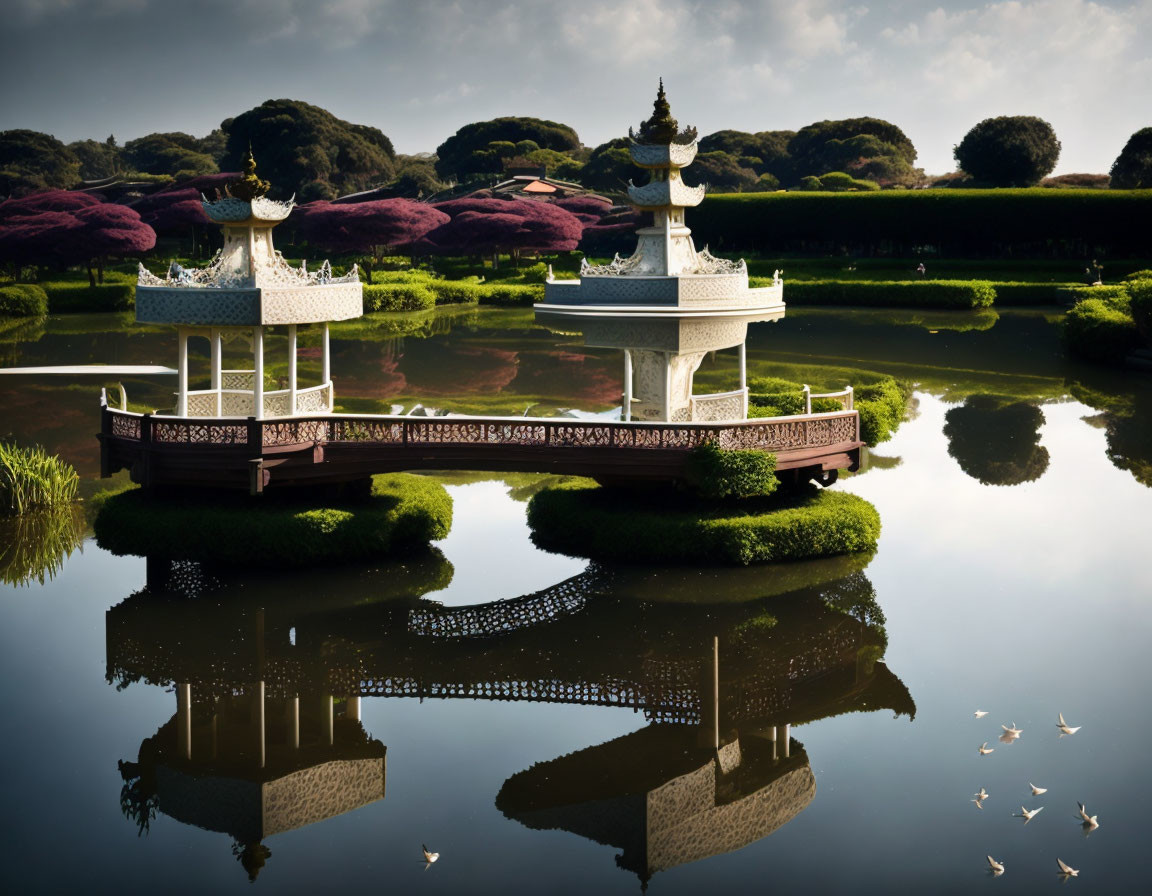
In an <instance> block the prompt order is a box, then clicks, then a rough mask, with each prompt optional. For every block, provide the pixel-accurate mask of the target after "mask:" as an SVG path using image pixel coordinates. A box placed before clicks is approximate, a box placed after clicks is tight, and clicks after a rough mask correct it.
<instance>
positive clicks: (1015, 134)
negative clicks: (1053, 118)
mask: <svg viewBox="0 0 1152 896" xmlns="http://www.w3.org/2000/svg"><path fill="white" fill-rule="evenodd" d="M952 154H953V156H955V158H956V163H957V164H958V165H959V166H960V168H961V169H962V170H963V171H965V172H966V173H968V174H970V175H972V177H974V178H975V179H976V180H977V181H981V182H983V183H987V184H991V185H992V186H995V187H1031V186H1035V185H1036V184H1038V183H1040V181H1041V180H1042V179H1043V178H1044V177H1045V176H1047V175H1048V174H1050V173H1051V171H1052V169H1053V168H1055V167H1056V161H1057V160H1058V159H1059V158H1060V141H1059V140H1057V139H1056V132H1055V131H1054V130H1052V125H1050V124H1048V122H1046V121H1044V119H1042V118H1036V117H1035V116H1033V115H1001V116H999V117H997V118H985V119H984V120H983V121H982V122H980V123H979V124H977V125H976V126H975V127H973V128H972V130H970V131H969V132H968V133H967V134H965V135H964V139H963V140H961V141H960V143H959V145H958V146H956V148H955V149H954V150H953V151H952Z"/></svg>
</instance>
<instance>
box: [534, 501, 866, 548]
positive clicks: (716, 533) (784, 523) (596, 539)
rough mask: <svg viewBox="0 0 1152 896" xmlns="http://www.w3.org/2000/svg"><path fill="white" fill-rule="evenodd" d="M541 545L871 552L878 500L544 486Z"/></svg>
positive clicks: (537, 506)
mask: <svg viewBox="0 0 1152 896" xmlns="http://www.w3.org/2000/svg"><path fill="white" fill-rule="evenodd" d="M528 525H529V526H530V527H531V529H532V540H533V542H535V544H536V545H537V546H538V547H541V548H544V549H545V550H550V551H555V552H557V553H562V554H569V555H571V556H577V557H589V558H591V559H594V560H607V561H615V562H624V563H689V564H701V565H747V564H749V563H771V562H780V561H786V560H809V559H812V558H815V557H829V556H833V555H836V554H850V553H856V552H859V551H871V550H874V549H875V547H876V540H877V538H879V536H880V515H879V514H878V513H877V512H876V508H875V507H873V506H872V505H871V504H869V503H868V502H867V501H865V500H864V499H863V498H858V497H857V496H855V495H850V494H846V493H844V492H827V491H816V490H815V489H811V490H804V491H802V492H799V493H794V494H791V495H789V496H787V498H785V499H783V500H781V499H772V500H753V501H746V502H742V503H741V504H739V505H735V506H733V505H717V504H715V503H704V502H698V501H689V500H685V499H684V498H683V497H682V496H681V497H676V496H674V495H671V494H668V493H657V494H644V493H638V492H632V491H627V490H622V489H614V488H604V487H599V486H596V485H594V484H590V483H587V482H585V481H577V482H572V483H568V484H565V485H561V486H557V487H555V488H549V489H544V490H543V491H540V492H538V493H537V494H536V495H534V496H533V497H532V500H531V501H530V502H529V504H528Z"/></svg>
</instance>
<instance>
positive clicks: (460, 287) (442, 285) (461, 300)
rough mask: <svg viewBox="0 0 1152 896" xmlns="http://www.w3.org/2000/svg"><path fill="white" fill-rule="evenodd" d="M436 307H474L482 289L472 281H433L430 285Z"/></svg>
mask: <svg viewBox="0 0 1152 896" xmlns="http://www.w3.org/2000/svg"><path fill="white" fill-rule="evenodd" d="M430 286H431V289H432V292H433V293H435V295H436V304H437V305H475V304H477V303H478V302H479V301H480V296H481V294H482V293H483V291H484V287H483V286H482V285H481V284H480V283H477V282H475V281H472V280H435V281H433V282H432V283H431V284H430Z"/></svg>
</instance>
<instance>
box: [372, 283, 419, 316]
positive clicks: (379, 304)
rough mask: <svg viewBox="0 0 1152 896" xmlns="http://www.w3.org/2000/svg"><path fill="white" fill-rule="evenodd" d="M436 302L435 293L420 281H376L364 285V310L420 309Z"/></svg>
mask: <svg viewBox="0 0 1152 896" xmlns="http://www.w3.org/2000/svg"><path fill="white" fill-rule="evenodd" d="M435 304H436V293H435V292H433V291H432V289H430V288H429V287H428V286H426V285H424V284H422V283H377V284H373V285H372V286H365V287H364V310H365V311H421V310H423V309H425V308H431V307H432V306H434V305H435Z"/></svg>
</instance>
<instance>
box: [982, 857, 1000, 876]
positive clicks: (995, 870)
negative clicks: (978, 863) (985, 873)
mask: <svg viewBox="0 0 1152 896" xmlns="http://www.w3.org/2000/svg"><path fill="white" fill-rule="evenodd" d="M986 858H987V859H988V867H989V868H991V869H992V876H993V877H999V876H1000V875H1001V874H1003V873H1004V863H1003V862H997V861H996V860H995V859H994V858H992V856H986Z"/></svg>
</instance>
